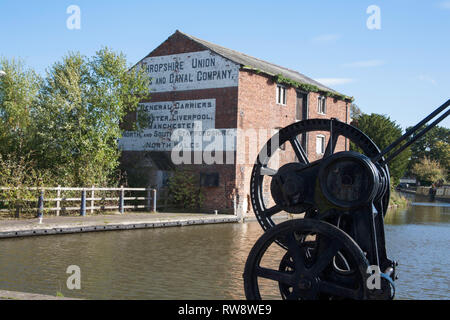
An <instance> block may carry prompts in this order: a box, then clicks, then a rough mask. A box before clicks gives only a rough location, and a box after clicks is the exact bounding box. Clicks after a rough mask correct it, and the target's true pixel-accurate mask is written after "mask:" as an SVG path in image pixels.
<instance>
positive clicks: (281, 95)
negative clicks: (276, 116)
mask: <svg viewBox="0 0 450 320" xmlns="http://www.w3.org/2000/svg"><path fill="white" fill-rule="evenodd" d="M277 104H282V105H286V88H285V87H283V86H282V85H277Z"/></svg>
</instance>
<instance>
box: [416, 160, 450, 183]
mask: <svg viewBox="0 0 450 320" xmlns="http://www.w3.org/2000/svg"><path fill="white" fill-rule="evenodd" d="M412 173H413V174H414V175H415V176H416V178H417V180H419V181H420V183H421V184H422V185H431V184H433V183H437V182H440V181H444V180H445V172H444V169H443V168H441V166H440V164H439V162H438V161H436V160H431V159H429V158H426V157H425V158H422V159H420V161H418V162H416V163H415V164H414V165H413V166H412Z"/></svg>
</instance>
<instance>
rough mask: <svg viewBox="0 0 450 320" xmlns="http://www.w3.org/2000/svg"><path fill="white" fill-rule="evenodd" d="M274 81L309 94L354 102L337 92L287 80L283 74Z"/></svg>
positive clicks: (351, 98)
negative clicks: (313, 93)
mask: <svg viewBox="0 0 450 320" xmlns="http://www.w3.org/2000/svg"><path fill="white" fill-rule="evenodd" d="M274 81H275V82H276V83H283V84H287V85H289V86H292V87H294V88H298V89H301V90H303V91H307V92H320V93H321V94H322V95H324V96H326V97H332V98H337V99H341V100H344V101H350V102H352V101H353V100H354V98H353V97H348V96H345V95H343V94H339V93H336V92H330V91H324V90H322V89H320V88H319V87H317V86H315V85H312V84H308V83H301V82H298V81H295V80H292V79H289V78H286V77H285V76H283V75H281V74H278V75H276V76H275V77H274Z"/></svg>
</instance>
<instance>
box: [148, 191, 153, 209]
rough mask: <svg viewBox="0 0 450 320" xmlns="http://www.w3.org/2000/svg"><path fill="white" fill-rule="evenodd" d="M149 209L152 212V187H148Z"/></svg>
mask: <svg viewBox="0 0 450 320" xmlns="http://www.w3.org/2000/svg"><path fill="white" fill-rule="evenodd" d="M147 211H148V212H152V189H151V188H150V187H147Z"/></svg>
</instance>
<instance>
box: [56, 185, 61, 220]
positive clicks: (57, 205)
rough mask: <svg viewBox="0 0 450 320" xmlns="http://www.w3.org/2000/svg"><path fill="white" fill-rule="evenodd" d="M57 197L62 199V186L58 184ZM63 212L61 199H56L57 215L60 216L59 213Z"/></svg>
mask: <svg viewBox="0 0 450 320" xmlns="http://www.w3.org/2000/svg"><path fill="white" fill-rule="evenodd" d="M56 198H57V199H61V186H58V187H57V188H56ZM60 212H61V201H60V200H56V216H57V217H59V214H60Z"/></svg>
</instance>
